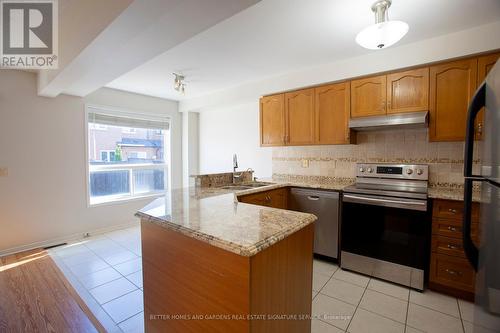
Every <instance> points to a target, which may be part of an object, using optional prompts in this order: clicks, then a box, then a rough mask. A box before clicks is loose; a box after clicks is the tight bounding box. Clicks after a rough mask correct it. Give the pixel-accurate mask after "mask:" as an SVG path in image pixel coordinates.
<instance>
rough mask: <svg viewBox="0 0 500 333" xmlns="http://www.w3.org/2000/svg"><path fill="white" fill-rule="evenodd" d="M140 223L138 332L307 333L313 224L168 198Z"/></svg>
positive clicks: (227, 199) (204, 199)
mask: <svg viewBox="0 0 500 333" xmlns="http://www.w3.org/2000/svg"><path fill="white" fill-rule="evenodd" d="M137 216H138V217H140V218H141V233H142V260H143V275H144V316H145V328H146V332H149V333H151V332H273V331H274V332H310V331H311V321H310V315H311V302H312V301H311V293H312V258H313V236H314V235H313V232H314V224H313V222H314V220H315V219H316V217H315V216H314V215H310V214H304V213H298V212H292V211H288V210H284V209H276V208H270V207H262V206H257V205H251V204H246V203H239V202H237V201H236V200H235V196H234V194H233V193H227V192H218V191H214V190H210V189H207V190H204V189H198V188H196V189H195V188H186V189H179V190H173V191H172V192H169V193H168V194H167V195H166V196H165V197H162V198H160V199H157V200H155V201H154V202H152V203H151V204H150V205H148V206H147V207H145V208H144V209H142V210H141V211H140V212H138V213H137Z"/></svg>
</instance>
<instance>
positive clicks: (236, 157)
mask: <svg viewBox="0 0 500 333" xmlns="http://www.w3.org/2000/svg"><path fill="white" fill-rule="evenodd" d="M236 169H238V156H236V154H234V155H233V172H236Z"/></svg>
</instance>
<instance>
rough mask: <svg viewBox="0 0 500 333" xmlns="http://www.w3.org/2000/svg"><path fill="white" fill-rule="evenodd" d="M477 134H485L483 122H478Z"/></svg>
mask: <svg viewBox="0 0 500 333" xmlns="http://www.w3.org/2000/svg"><path fill="white" fill-rule="evenodd" d="M477 134H479V135H481V134H483V123H478V124H477Z"/></svg>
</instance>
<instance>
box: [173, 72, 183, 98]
mask: <svg viewBox="0 0 500 333" xmlns="http://www.w3.org/2000/svg"><path fill="white" fill-rule="evenodd" d="M172 74H174V76H175V78H174V89H175V90H177V91H178V92H180V93H182V94H184V93H185V92H186V83H185V82H184V79H185V77H184V75H182V74H178V73H172Z"/></svg>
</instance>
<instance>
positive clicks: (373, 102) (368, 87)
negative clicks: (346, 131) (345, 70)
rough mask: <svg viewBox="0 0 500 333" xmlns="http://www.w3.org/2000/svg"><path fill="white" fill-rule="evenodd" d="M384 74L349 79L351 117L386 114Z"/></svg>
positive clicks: (385, 81)
mask: <svg viewBox="0 0 500 333" xmlns="http://www.w3.org/2000/svg"><path fill="white" fill-rule="evenodd" d="M386 83H387V77H386V75H379V76H373V77H369V78H364V79H359V80H352V81H351V118H358V117H368V116H383V115H385V114H386Z"/></svg>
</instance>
